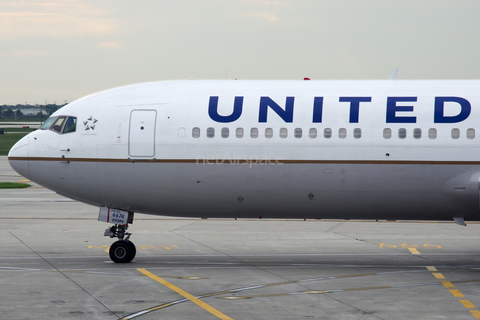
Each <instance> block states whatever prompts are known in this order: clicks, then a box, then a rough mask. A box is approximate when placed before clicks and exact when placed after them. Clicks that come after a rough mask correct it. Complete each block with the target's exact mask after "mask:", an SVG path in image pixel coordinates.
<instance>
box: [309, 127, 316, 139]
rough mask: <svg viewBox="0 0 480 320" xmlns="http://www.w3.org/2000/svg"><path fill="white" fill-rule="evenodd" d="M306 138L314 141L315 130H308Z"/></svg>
mask: <svg viewBox="0 0 480 320" xmlns="http://www.w3.org/2000/svg"><path fill="white" fill-rule="evenodd" d="M308 136H309V137H310V139H315V138H316V137H317V129H315V128H310V130H309V131H308Z"/></svg>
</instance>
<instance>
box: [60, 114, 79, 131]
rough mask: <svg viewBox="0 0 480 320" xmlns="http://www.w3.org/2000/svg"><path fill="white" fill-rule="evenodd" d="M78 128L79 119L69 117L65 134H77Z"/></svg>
mask: <svg viewBox="0 0 480 320" xmlns="http://www.w3.org/2000/svg"><path fill="white" fill-rule="evenodd" d="M76 128H77V118H74V117H68V119H67V123H66V124H65V128H64V129H63V133H69V132H75V130H76Z"/></svg>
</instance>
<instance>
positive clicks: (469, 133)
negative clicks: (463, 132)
mask: <svg viewBox="0 0 480 320" xmlns="http://www.w3.org/2000/svg"><path fill="white" fill-rule="evenodd" d="M467 139H475V129H473V128H469V129H467Z"/></svg>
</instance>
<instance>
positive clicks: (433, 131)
mask: <svg viewBox="0 0 480 320" xmlns="http://www.w3.org/2000/svg"><path fill="white" fill-rule="evenodd" d="M428 138H429V139H437V129H435V128H430V129H428Z"/></svg>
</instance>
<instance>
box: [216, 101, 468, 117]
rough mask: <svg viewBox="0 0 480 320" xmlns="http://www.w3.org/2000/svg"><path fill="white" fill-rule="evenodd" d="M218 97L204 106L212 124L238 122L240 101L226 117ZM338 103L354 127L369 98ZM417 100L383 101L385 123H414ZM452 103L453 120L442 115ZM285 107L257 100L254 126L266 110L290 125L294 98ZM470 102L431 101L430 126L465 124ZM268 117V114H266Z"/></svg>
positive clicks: (316, 111)
mask: <svg viewBox="0 0 480 320" xmlns="http://www.w3.org/2000/svg"><path fill="white" fill-rule="evenodd" d="M218 99H219V97H218V96H211V97H210V100H209V103H208V115H209V116H210V119H212V120H213V121H215V122H220V123H229V122H234V121H236V120H238V119H239V118H240V116H241V115H242V112H243V100H244V97H242V96H236V97H235V99H234V103H233V111H232V113H231V114H230V115H220V114H219V113H218ZM323 100H324V99H323V97H313V115H312V122H313V123H321V122H322V117H323V106H324V103H323V102H324V101H323ZM339 102H349V103H350V112H349V123H358V122H359V114H360V103H362V102H364V103H365V102H372V97H339ZM415 102H417V97H387V104H386V119H385V121H386V123H416V122H417V117H416V116H415V115H414V113H413V112H414V105H413V104H414V103H415ZM446 103H450V104H452V103H456V104H458V105H459V106H460V113H458V114H457V115H453V116H446V115H445V104H446ZM284 106H285V107H282V106H281V105H280V104H279V103H277V102H276V101H274V100H273V99H272V98H270V97H267V96H262V97H260V101H259V108H258V110H259V111H258V122H259V123H265V122H267V120H268V114H269V112H268V111H269V109H270V110H271V111H273V112H274V113H275V114H276V115H277V116H278V117H280V118H281V119H282V120H283V121H284V122H285V123H292V122H293V115H294V106H295V97H286V99H285V104H284ZM471 110H472V106H471V104H470V102H469V101H468V100H467V99H465V98H461V97H435V103H434V119H433V122H434V123H458V122H462V121H464V120H466V119H467V118H468V117H469V116H470V113H471ZM270 113H271V112H270Z"/></svg>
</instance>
